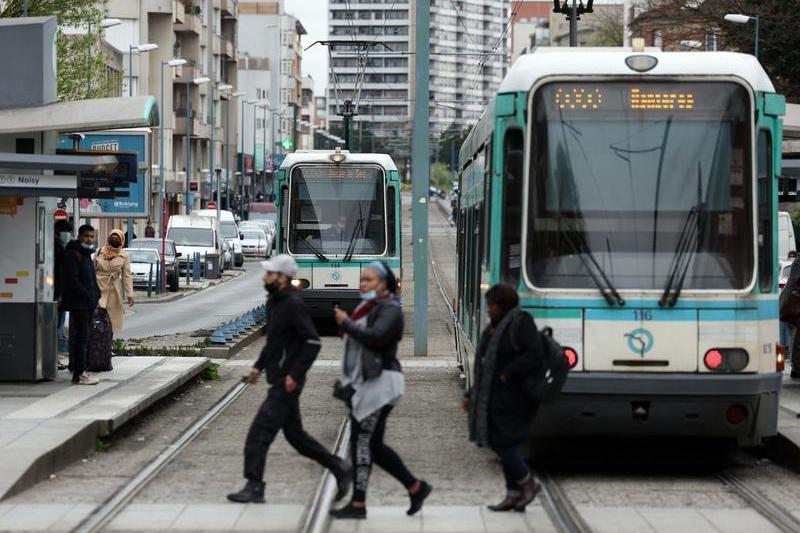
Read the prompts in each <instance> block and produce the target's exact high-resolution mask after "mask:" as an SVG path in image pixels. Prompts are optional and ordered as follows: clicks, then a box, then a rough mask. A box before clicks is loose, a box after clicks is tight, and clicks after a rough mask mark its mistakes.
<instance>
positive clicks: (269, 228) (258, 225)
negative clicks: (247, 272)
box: [239, 218, 277, 250]
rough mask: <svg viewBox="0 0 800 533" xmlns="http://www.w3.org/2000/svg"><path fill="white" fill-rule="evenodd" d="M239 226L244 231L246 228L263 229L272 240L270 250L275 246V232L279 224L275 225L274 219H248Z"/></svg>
mask: <svg viewBox="0 0 800 533" xmlns="http://www.w3.org/2000/svg"><path fill="white" fill-rule="evenodd" d="M239 227H240V228H241V230H242V231H244V230H245V229H260V230H262V231H263V232H264V233H265V234H266V236H267V238H268V239H269V241H270V250H271V249H272V248H274V247H275V234H276V232H277V226H276V225H275V221H274V220H269V219H266V218H261V219H256V220H247V221H245V222H242V224H241V225H240V226H239Z"/></svg>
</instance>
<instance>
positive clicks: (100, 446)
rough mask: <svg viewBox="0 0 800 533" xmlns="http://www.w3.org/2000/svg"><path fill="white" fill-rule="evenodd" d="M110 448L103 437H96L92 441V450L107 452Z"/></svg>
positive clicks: (109, 444)
mask: <svg viewBox="0 0 800 533" xmlns="http://www.w3.org/2000/svg"><path fill="white" fill-rule="evenodd" d="M110 448H111V443H110V442H107V441H105V440H103V439H97V440H95V441H94V451H96V452H107V451H108V450H109V449H110Z"/></svg>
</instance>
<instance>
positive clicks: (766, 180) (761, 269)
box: [757, 130, 775, 292]
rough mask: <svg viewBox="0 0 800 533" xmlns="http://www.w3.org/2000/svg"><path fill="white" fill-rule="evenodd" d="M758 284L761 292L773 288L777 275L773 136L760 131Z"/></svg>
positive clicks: (767, 132)
mask: <svg viewBox="0 0 800 533" xmlns="http://www.w3.org/2000/svg"><path fill="white" fill-rule="evenodd" d="M757 150H758V165H757V172H758V285H759V287H760V288H761V292H769V291H771V290H772V284H773V277H774V275H775V273H774V270H775V267H774V260H773V257H772V254H773V252H772V230H773V227H772V194H773V191H772V183H773V179H772V136H771V135H770V132H769V131H768V130H759V132H758V149H757Z"/></svg>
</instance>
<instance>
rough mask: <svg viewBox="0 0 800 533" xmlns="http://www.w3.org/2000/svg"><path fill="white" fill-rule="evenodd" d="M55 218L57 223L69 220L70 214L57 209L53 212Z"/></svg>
mask: <svg viewBox="0 0 800 533" xmlns="http://www.w3.org/2000/svg"><path fill="white" fill-rule="evenodd" d="M53 218H54V219H55V220H56V221H59V220H69V214H68V213H67V212H66V211H65V210H64V209H56V210H55V211H53Z"/></svg>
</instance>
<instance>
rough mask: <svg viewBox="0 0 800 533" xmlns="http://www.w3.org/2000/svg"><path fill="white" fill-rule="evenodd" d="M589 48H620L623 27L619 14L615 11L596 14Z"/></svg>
mask: <svg viewBox="0 0 800 533" xmlns="http://www.w3.org/2000/svg"><path fill="white" fill-rule="evenodd" d="M597 17H598V18H596V19H595V21H594V24H595V25H594V28H593V31H592V35H591V37H589V42H588V43H586V44H588V45H589V46H622V43H623V37H624V35H623V34H624V33H625V32H624V30H625V28H624V25H623V23H622V17H621V13H619V12H617V11H602V12H598V13H597Z"/></svg>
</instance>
